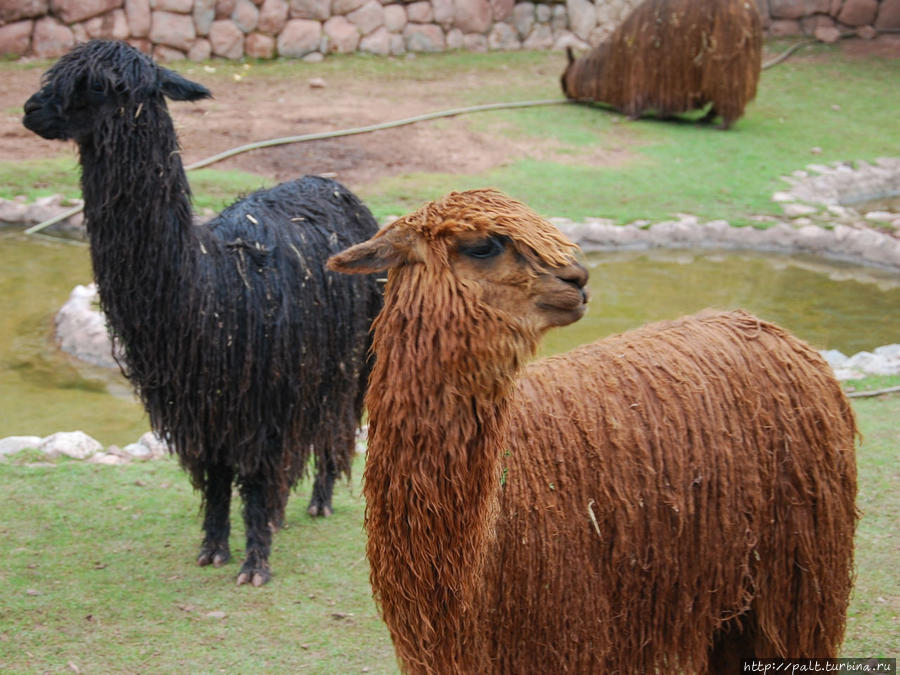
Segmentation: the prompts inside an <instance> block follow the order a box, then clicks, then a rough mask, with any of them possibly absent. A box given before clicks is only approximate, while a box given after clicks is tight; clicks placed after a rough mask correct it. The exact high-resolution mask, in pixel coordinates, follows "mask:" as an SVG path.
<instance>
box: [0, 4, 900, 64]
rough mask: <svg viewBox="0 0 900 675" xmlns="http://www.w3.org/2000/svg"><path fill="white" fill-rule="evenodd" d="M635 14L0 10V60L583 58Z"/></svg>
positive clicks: (886, 15)
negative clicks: (83, 46) (116, 54)
mask: <svg viewBox="0 0 900 675" xmlns="http://www.w3.org/2000/svg"><path fill="white" fill-rule="evenodd" d="M698 1H699V0H698ZM751 1H755V2H757V4H758V5H759V7H760V10H761V12H762V14H763V17H764V19H765V24H766V26H767V29H768V31H769V33H770V34H772V35H801V34H806V35H815V36H816V37H818V38H820V39H823V40H828V41H831V40H836V39H838V38H839V37H841V36H842V35H845V34H847V33H848V32H849V33H852V34H855V35H858V36H860V37H862V38H874V37H876V36H877V35H878V33H880V32H897V31H900V0H751ZM639 2H640V0H563V1H555V2H554V1H551V2H538V3H535V2H530V1H526V2H516V0H415V1H413V2H402V1H401V2H397V1H395V0H0V55H2V56H5V57H7V58H9V57H23V56H24V57H37V58H55V57H58V56H60V55H61V54H63V53H65V52H66V51H67V50H68V49H70V48H71V47H72V46H73V45H75V44H76V43H78V42H82V41H86V40H89V39H91V38H104V39H118V40H127V41H128V42H130V43H132V44H134V45H135V46H137V47H138V48H140V49H141V50H143V51H145V52H147V53H149V54H152V55H153V56H154V57H155V58H157V59H159V60H161V61H171V60H177V59H184V58H188V59H193V60H204V59H207V58H210V57H222V58H226V59H240V58H243V57H250V58H260V59H269V58H274V57H276V56H282V57H287V58H302V59H306V60H319V59H321V58H323V56H324V55H325V54H329V53H348V52H355V51H362V52H370V53H373V54H381V55H400V54H404V53H406V52H437V51H445V50H451V49H464V50H470V51H487V50H498V49H499V50H510V49H562V48H564V47H566V46H574V47H576V48H580V49H587V48H588V47H590V46H593V45H596V44H598V43H599V42H600V41H601V40H603V39H604V38H605V37H606V36H607V35H609V33H610V32H612V30H614V29H615V27H616V26H617V25H618V24H619V23H620V22H621V21H622V19H624V17H625V16H627V14H628V13H629V12H630V11H631V10H632V9H633V8H634V6H636V5H637V4H638V3H639Z"/></svg>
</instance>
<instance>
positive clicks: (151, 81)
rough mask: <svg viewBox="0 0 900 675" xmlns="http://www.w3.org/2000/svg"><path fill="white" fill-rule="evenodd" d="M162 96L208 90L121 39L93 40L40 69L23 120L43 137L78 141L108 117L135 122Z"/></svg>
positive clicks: (180, 97) (184, 97)
mask: <svg viewBox="0 0 900 675" xmlns="http://www.w3.org/2000/svg"><path fill="white" fill-rule="evenodd" d="M164 96H168V97H169V98H171V99H172V100H175V101H194V100H197V99H201V98H206V97H209V96H210V93H209V90H208V89H206V87H203V86H202V85H199V84H197V83H195V82H191V81H190V80H187V79H185V78H183V77H181V75H178V74H177V73H175V72H173V71H171V70H168V69H167V68H162V67H160V66H158V65H157V64H156V63H154V62H153V60H152V59H151V58H150V57H148V56H146V55H144V54H142V53H141V52H140V51H138V50H137V49H135V48H134V47H132V46H130V45H128V44H126V43H124V42H110V41H102V40H93V41H91V42H86V43H84V44H81V45H78V46H77V47H75V48H74V49H73V50H72V51H70V52H69V53H68V54H66V55H65V56H63V57H62V58H61V59H60V60H59V61H57V62H56V64H54V65H53V67H51V68H50V70H48V71H47V72H46V73H44V77H43V79H42V82H41V88H40V90H38V91H37V92H36V93H35V94H34V95H32V96H31V98H29V99H28V101H27V102H26V103H25V117H24V119H23V124H24V125H25V126H26V127H27V128H28V129H30V130H31V131H33V132H34V133H36V134H38V135H39V136H43V137H44V138H48V139H61V140H67V139H74V140H75V141H78V142H82V141H84V140H86V139H87V138H88V137H89V136H90V135H91V134H92V133H93V132H94V130H95V129H98V130H99V129H103V130H108V129H109V127H108V124H109V122H110V120H111V119H115V118H117V119H120V120H123V121H125V120H127V121H129V122H132V123H133V122H134V121H135V120H136V119H138V118H139V117H140V116H141V113H146V112H148V111H150V110H152V109H156V108H159V107H161V108H162V109H163V110H164V109H165V101H164V98H163V97H164ZM98 125H103V126H98Z"/></svg>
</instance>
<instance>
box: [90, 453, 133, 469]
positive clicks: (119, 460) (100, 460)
mask: <svg viewBox="0 0 900 675" xmlns="http://www.w3.org/2000/svg"><path fill="white" fill-rule="evenodd" d="M88 461H89V462H90V463H91V464H105V465H107V466H115V465H118V464H127V463H128V459H127V458H125V457H122V456H121V455H116V454H114V453H111V452H98V453H97V454H95V455H91V456H90V457H88Z"/></svg>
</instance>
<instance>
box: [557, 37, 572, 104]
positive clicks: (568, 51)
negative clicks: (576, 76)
mask: <svg viewBox="0 0 900 675" xmlns="http://www.w3.org/2000/svg"><path fill="white" fill-rule="evenodd" d="M574 65H575V52H574V51H572V48H571V47H566V69H565V70H564V71H563V74H562V76H560V78H559V83H560V85H561V86H562V92H563V96H565V97H566V98H569V85H568V84H567V82H566V80H568V79H569V73H570V72H572V66H574Z"/></svg>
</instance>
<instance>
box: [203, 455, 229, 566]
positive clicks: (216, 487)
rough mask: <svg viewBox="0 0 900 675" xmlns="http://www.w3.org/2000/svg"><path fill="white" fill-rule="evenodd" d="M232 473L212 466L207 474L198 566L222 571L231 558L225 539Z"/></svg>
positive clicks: (226, 469) (224, 468)
mask: <svg viewBox="0 0 900 675" xmlns="http://www.w3.org/2000/svg"><path fill="white" fill-rule="evenodd" d="M233 478H234V472H233V471H232V469H231V467H229V466H218V465H217V466H213V467H210V468H209V469H208V470H207V472H206V487H205V490H204V495H203V499H204V503H205V516H204V518H203V532H204V533H205V536H204V538H203V545H202V546H201V547H200V555H199V557H198V558H197V564H198V565H200V566H205V565H210V564H211V565H213V566H214V567H221V566H222V565H224V564H225V563H227V562H228V560H229V559H230V558H231V551H230V550H229V548H228V535H229V533H230V531H231V523H230V520H229V511H230V510H231V481H232V479H233Z"/></svg>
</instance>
